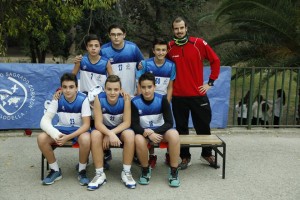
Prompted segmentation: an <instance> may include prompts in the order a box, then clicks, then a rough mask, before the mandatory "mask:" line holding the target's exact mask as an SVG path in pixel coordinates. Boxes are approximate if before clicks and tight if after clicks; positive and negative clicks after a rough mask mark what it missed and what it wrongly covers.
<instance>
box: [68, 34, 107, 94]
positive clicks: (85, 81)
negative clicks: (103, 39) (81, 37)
mask: <svg viewBox="0 0 300 200" xmlns="http://www.w3.org/2000/svg"><path fill="white" fill-rule="evenodd" d="M85 44H86V50H87V51H88V54H86V55H84V56H83V57H82V56H77V57H75V66H74V68H73V71H72V73H73V74H77V73H78V72H79V71H80V91H82V92H88V91H89V90H90V89H92V88H93V87H96V86H98V85H99V86H101V87H104V83H105V80H106V77H107V75H111V74H113V71H112V66H111V63H110V62H109V60H108V59H107V58H106V57H103V56H100V55H99V53H100V49H101V48H100V39H99V38H98V36H97V35H94V34H91V35H88V36H87V38H86V40H85Z"/></svg>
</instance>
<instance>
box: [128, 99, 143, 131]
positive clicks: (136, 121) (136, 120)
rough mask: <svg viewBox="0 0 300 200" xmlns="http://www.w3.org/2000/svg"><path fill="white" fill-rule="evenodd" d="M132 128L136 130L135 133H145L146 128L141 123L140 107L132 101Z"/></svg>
mask: <svg viewBox="0 0 300 200" xmlns="http://www.w3.org/2000/svg"><path fill="white" fill-rule="evenodd" d="M131 128H132V129H133V131H134V132H135V134H141V135H142V134H143V133H144V129H143V128H142V127H141V125H140V116H139V112H138V109H137V108H136V107H135V105H134V104H133V103H132V102H131Z"/></svg>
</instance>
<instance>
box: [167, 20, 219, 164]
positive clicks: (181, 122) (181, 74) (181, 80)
mask: <svg viewBox="0 0 300 200" xmlns="http://www.w3.org/2000/svg"><path fill="white" fill-rule="evenodd" d="M172 27H173V32H174V36H175V37H174V39H173V40H172V41H170V42H169V44H168V48H169V52H168V58H169V59H170V60H172V61H173V62H175V64H176V79H175V81H174V85H173V98H172V109H173V115H174V118H175V122H176V129H177V131H178V132H179V134H182V135H187V134H189V128H188V119H189V113H190V112H191V116H192V121H193V124H194V128H195V130H196V133H197V134H198V135H210V134H211V133H210V126H209V125H210V121H211V108H210V104H209V100H208V98H207V95H206V92H207V91H208V90H209V89H210V88H211V87H212V86H213V83H214V81H215V80H216V79H217V78H218V76H219V73H220V60H219V58H218V56H217V55H216V53H215V52H214V51H213V50H212V48H211V47H210V46H209V45H208V44H207V43H206V42H205V41H204V40H203V39H201V38H197V37H190V36H188V35H187V25H186V22H185V20H184V19H183V18H181V17H177V18H176V19H175V20H174V21H173V23H172ZM205 59H206V60H208V61H209V63H210V66H211V74H210V76H209V81H208V83H206V84H204V83H203V73H204V66H203V62H204V60H205ZM180 157H181V159H182V162H181V163H180V165H179V167H180V168H181V169H186V168H187V167H188V166H190V165H191V154H190V151H189V148H187V147H184V148H181V151H180ZM201 160H203V161H204V162H206V163H207V164H209V165H210V166H211V167H219V166H216V165H215V163H214V162H215V157H214V156H212V148H203V149H202V153H201Z"/></svg>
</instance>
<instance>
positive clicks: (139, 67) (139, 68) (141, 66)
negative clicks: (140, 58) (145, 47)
mask: <svg viewBox="0 0 300 200" xmlns="http://www.w3.org/2000/svg"><path fill="white" fill-rule="evenodd" d="M137 68H138V70H141V69H143V65H142V62H140V63H139V65H138V67H137Z"/></svg>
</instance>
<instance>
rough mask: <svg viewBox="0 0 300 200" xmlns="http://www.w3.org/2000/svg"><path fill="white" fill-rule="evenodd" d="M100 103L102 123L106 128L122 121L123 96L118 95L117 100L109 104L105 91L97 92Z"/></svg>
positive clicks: (113, 126)
mask: <svg viewBox="0 0 300 200" xmlns="http://www.w3.org/2000/svg"><path fill="white" fill-rule="evenodd" d="M98 98H99V101H100V104H101V109H102V115H103V124H104V125H105V126H106V127H107V128H108V129H113V128H115V127H117V126H118V125H119V124H121V123H122V122H123V113H124V98H123V97H122V96H121V95H120V96H119V97H118V101H117V102H116V104H114V105H110V104H109V103H108V101H107V95H106V93H105V92H103V93H100V94H98Z"/></svg>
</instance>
